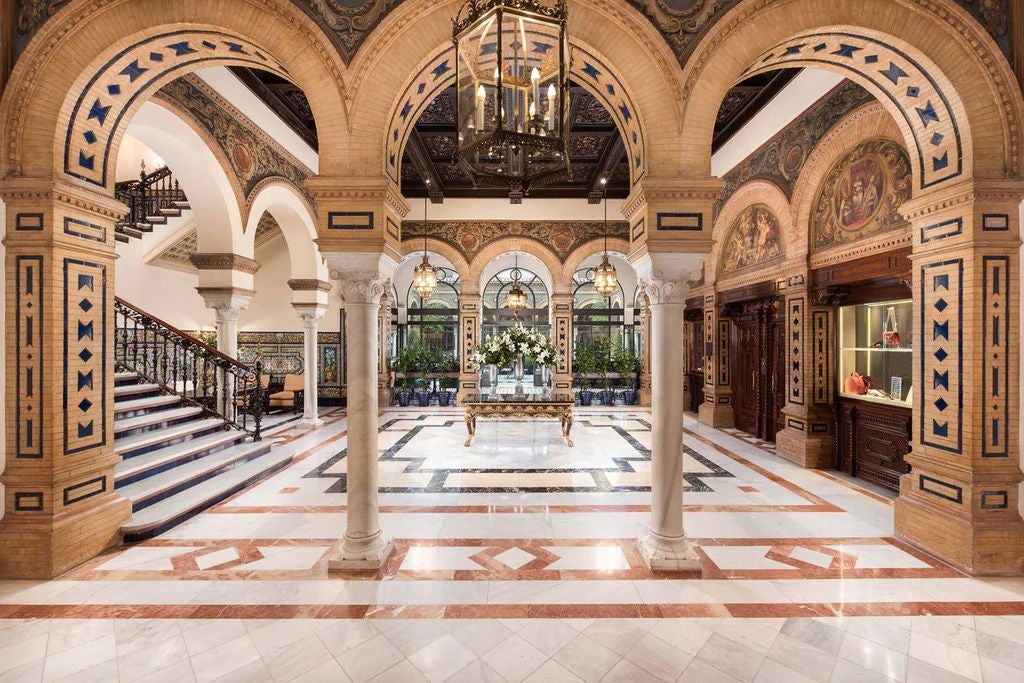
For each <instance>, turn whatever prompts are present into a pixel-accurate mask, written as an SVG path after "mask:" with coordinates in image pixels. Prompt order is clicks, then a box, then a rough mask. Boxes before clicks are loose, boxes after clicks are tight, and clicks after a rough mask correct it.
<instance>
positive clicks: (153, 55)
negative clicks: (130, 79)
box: [149, 52, 164, 62]
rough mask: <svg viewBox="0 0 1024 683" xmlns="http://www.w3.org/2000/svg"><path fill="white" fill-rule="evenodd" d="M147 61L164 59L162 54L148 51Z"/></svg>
mask: <svg viewBox="0 0 1024 683" xmlns="http://www.w3.org/2000/svg"><path fill="white" fill-rule="evenodd" d="M149 61H151V62H162V61H164V56H163V55H162V54H160V53H159V52H150V53H149Z"/></svg>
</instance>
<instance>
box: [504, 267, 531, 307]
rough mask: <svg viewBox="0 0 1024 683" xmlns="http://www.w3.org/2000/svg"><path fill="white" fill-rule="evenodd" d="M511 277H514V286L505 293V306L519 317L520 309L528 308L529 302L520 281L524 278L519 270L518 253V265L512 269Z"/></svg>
mask: <svg viewBox="0 0 1024 683" xmlns="http://www.w3.org/2000/svg"><path fill="white" fill-rule="evenodd" d="M509 277H511V278H512V288H511V289H509V290H508V294H506V295H505V308H507V309H509V310H511V311H512V313H513V314H515V316H516V318H518V317H519V311H521V310H523V309H524V308H526V304H527V303H528V301H527V298H526V292H524V291H523V288H522V286H521V285H520V284H519V281H520V280H522V279H523V273H522V271H521V270H519V254H516V266H515V268H513V269H512V272H511V273H510V275H509Z"/></svg>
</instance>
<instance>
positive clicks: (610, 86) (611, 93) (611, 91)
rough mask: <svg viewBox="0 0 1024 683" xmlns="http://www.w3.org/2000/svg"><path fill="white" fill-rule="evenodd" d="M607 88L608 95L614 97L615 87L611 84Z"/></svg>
mask: <svg viewBox="0 0 1024 683" xmlns="http://www.w3.org/2000/svg"><path fill="white" fill-rule="evenodd" d="M605 88H606V89H607V90H608V94H609V95H614V94H615V86H614V85H612V84H611V83H609V84H608V85H606V86H605Z"/></svg>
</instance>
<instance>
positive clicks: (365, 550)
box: [326, 252, 397, 571]
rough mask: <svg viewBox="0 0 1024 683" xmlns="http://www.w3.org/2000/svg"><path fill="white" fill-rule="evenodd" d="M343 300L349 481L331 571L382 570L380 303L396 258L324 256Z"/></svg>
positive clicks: (387, 551)
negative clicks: (340, 535)
mask: <svg viewBox="0 0 1024 683" xmlns="http://www.w3.org/2000/svg"><path fill="white" fill-rule="evenodd" d="M326 258H327V263H328V266H329V267H330V268H331V277H332V278H335V279H337V280H339V284H340V287H341V294H342V297H343V298H344V300H345V304H344V306H345V337H346V340H347V343H346V358H347V365H348V446H347V448H348V457H347V458H346V462H347V463H348V478H347V499H346V505H347V509H348V512H347V515H346V525H347V526H346V529H345V537H344V539H343V540H342V541H341V543H340V545H339V546H338V548H337V549H336V550H335V551H333V552H332V554H331V556H330V558H329V559H328V568H329V569H330V570H343V571H344V570H356V569H379V568H380V567H382V566H383V565H384V563H385V562H387V559H388V557H390V555H391V553H392V552H394V546H393V545H392V543H391V541H390V540H389V539H388V538H387V537H386V536H385V535H384V532H383V531H382V530H381V527H380V516H379V509H378V507H379V503H378V495H377V487H378V483H377V482H378V473H377V458H378V447H377V443H378V439H377V431H378V396H377V377H378V375H377V369H378V363H379V348H378V332H379V326H378V319H377V315H378V313H379V312H380V301H381V297H382V296H383V295H384V292H385V291H386V288H387V287H389V286H390V285H389V281H390V278H391V276H392V275H393V274H394V270H395V266H396V265H397V264H396V262H395V261H394V260H392V259H391V258H390V257H388V256H384V255H383V254H374V253H365V252H364V253H361V254H360V253H352V254H343V253H330V254H327V255H326Z"/></svg>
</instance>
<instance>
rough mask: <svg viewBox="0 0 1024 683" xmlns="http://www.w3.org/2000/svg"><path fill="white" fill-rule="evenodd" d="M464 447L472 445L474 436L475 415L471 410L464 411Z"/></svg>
mask: <svg viewBox="0 0 1024 683" xmlns="http://www.w3.org/2000/svg"><path fill="white" fill-rule="evenodd" d="M466 432H467V433H468V436H467V437H466V444H465V445H466V447H467V448H468V447H470V446H472V445H473V437H474V436H476V413H475V412H474V411H473V410H467V411H466Z"/></svg>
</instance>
